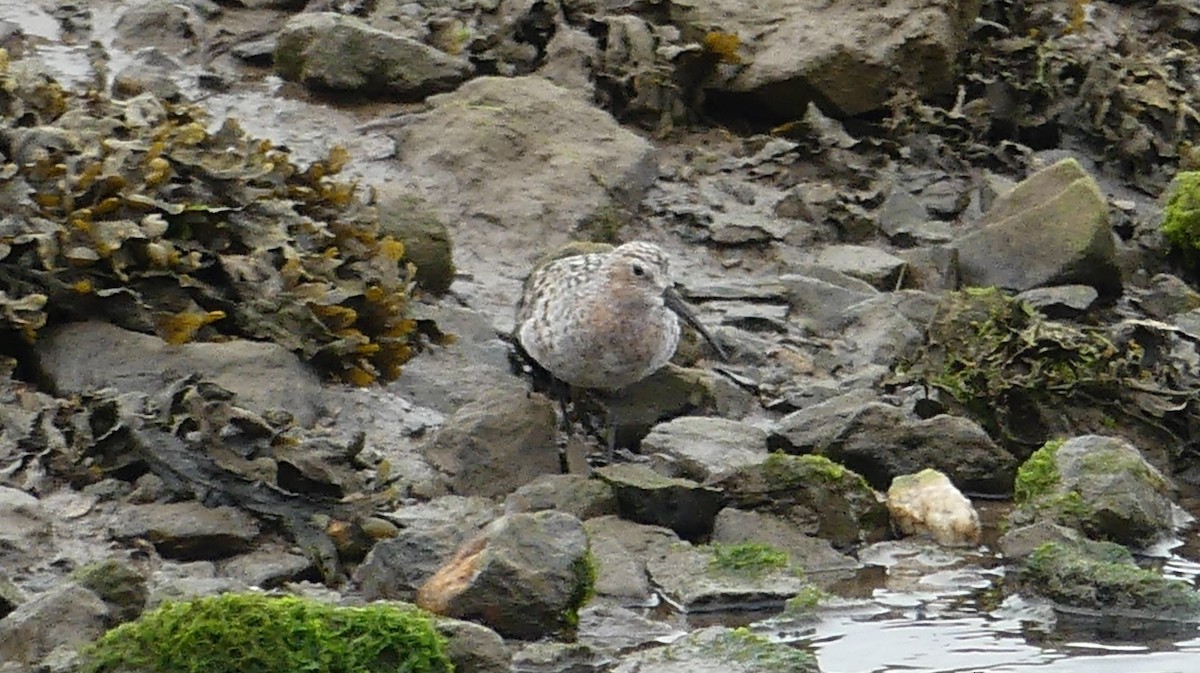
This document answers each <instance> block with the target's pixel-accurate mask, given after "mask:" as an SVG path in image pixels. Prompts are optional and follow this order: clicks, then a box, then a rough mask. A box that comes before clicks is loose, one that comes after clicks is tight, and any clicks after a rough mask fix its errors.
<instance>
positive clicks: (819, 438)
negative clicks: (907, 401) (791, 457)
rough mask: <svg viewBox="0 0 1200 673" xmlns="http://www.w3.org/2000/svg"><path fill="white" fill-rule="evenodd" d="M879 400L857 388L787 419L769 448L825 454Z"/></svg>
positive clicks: (777, 426)
mask: <svg viewBox="0 0 1200 673" xmlns="http://www.w3.org/2000/svg"><path fill="white" fill-rule="evenodd" d="M875 403H879V397H878V395H876V394H875V393H874V392H872V391H870V390H863V389H856V390H851V391H849V392H845V393H842V394H840V395H836V396H834V397H832V398H830V399H827V400H824V401H822V402H819V403H817V404H813V405H811V406H807V407H805V408H803V409H800V410H798V411H793V412H792V413H790V414H788V415H787V416H784V417H783V418H781V419H779V421H777V422H776V423H775V427H774V428H772V429H771V432H770V435H769V436H768V437H767V448H769V449H770V450H772V451H787V452H788V453H823V452H824V451H825V449H826V448H828V447H830V446H832V445H833V443H834V442H836V441H838V440H839V439H840V438H841V437H843V436H844V435H845V432H846V428H848V427H849V426H850V422H851V421H852V420H853V419H854V417H855V416H857V415H858V414H860V413H862V410H863V409H865V408H866V407H867V406H869V405H871V404H875Z"/></svg>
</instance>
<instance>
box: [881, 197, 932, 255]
mask: <svg viewBox="0 0 1200 673" xmlns="http://www.w3.org/2000/svg"><path fill="white" fill-rule="evenodd" d="M928 220H929V211H928V210H926V209H925V206H924V205H922V204H921V201H920V200H919V199H917V197H915V196H913V195H912V194H911V193H909V192H908V190H906V189H901V188H898V187H892V191H891V192H889V193H888V195H887V198H886V199H884V200H883V203H882V204H881V205H880V206H879V230H880V231H882V232H883V233H884V234H885V235H886V236H887V237H888V238H889V239H890V240H891V241H892V243H895V244H896V245H900V246H903V247H909V246H911V245H912V244H913V243H914V242H915V241H914V240H913V236H912V232H913V231H914V230H918V229H919V228H920V227H921V226H922V225H923V224H924V223H925V222H926V221H928Z"/></svg>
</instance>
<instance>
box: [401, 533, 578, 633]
mask: <svg viewBox="0 0 1200 673" xmlns="http://www.w3.org/2000/svg"><path fill="white" fill-rule="evenodd" d="M589 564H590V561H589V560H588V538H587V534H586V533H585V532H584V528H583V524H582V523H581V522H580V521H579V519H576V518H575V517H573V516H571V515H570V514H564V513H562V512H534V513H531V514H507V515H505V516H503V517H501V518H499V519H497V520H496V521H494V522H492V523H491V524H489V525H488V526H487V528H485V529H484V530H483V531H482V532H481V533H480V534H479V535H477V536H476V537H474V538H472V539H470V540H468V541H466V542H465V543H463V545H462V546H460V547H459V549H458V551H457V552H456V554H455V556H454V558H452V559H451V560H450V561H449V562H448V563H446V565H444V566H442V568H441V569H440V570H438V571H437V572H436V573H435V574H434V575H433V577H430V578H429V580H427V581H426V582H425V583H424V584H423V585H422V586H421V588H420V590H419V591H418V592H417V605H419V606H420V607H422V608H425V609H426V610H429V611H431V612H434V613H436V614H439V615H447V616H451V617H457V618H459V619H471V620H478V621H481V622H483V623H484V624H486V625H487V626H489V627H491V628H493V629H495V630H496V631H497V632H498V633H500V634H501V635H504V636H507V637H511V638H522V639H526V640H535V639H538V638H541V637H544V636H548V635H553V634H560V633H564V632H570V631H572V630H573V629H574V627H575V626H576V625H577V623H578V610H579V608H581V607H582V605H581V604H582V602H583V600H584V599H586V598H587V597H588V593H589V591H590V589H591V587H590V583H591V580H592V575H591V573H592V570H591V569H590V568H589Z"/></svg>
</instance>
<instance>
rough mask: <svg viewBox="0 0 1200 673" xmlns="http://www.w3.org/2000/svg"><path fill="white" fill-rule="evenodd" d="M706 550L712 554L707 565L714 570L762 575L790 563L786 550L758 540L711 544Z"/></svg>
mask: <svg viewBox="0 0 1200 673" xmlns="http://www.w3.org/2000/svg"><path fill="white" fill-rule="evenodd" d="M708 550H709V552H710V553H711V554H712V560H710V561H709V562H708V567H709V569H710V570H713V571H716V572H724V573H733V574H737V575H747V576H750V577H762V576H763V575H767V574H770V573H772V572H774V571H777V570H784V569H786V568H788V567H789V566H790V565H791V557H790V556H789V555H788V553H787V552H786V551H783V550H782V549H776V548H775V547H772V546H771V545H768V544H762V543H760V542H739V543H737V544H712V545H709V546H708Z"/></svg>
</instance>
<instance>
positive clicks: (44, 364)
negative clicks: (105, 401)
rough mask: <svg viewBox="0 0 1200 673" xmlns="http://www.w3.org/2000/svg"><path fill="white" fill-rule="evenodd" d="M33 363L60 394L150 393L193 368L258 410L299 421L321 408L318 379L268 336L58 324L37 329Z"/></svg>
mask: <svg viewBox="0 0 1200 673" xmlns="http://www.w3.org/2000/svg"><path fill="white" fill-rule="evenodd" d="M36 353H37V359H38V367H39V368H40V370H41V372H42V374H43V375H45V377H46V379H47V381H49V382H50V384H51V385H52V386H53V387H54V389H55V390H56V391H58V393H60V394H70V393H85V392H89V391H91V390H94V389H97V388H106V387H112V388H116V389H117V390H118V391H120V392H122V393H129V392H137V393H145V394H153V393H156V392H158V391H159V390H161V389H162V388H163V387H164V386H165V385H166V384H167V383H169V382H170V381H172V380H174V379H177V378H178V377H180V376H184V375H187V374H191V373H199V374H200V375H201V376H203V377H204V378H206V379H208V380H210V381H212V382H213V383H216V384H217V385H219V386H221V387H222V388H225V389H226V390H229V391H231V392H233V393H235V394H236V395H237V404H238V405H239V406H242V407H245V408H246V409H249V410H251V411H255V412H258V413H264V412H267V411H272V410H283V411H286V412H288V413H290V414H291V415H292V416H294V417H295V418H296V421H297V422H299V423H300V424H301V425H310V424H312V423H313V422H314V421H315V420H316V418H317V416H318V414H319V412H320V396H321V384H320V380H319V379H318V377H317V375H316V374H315V373H314V372H312V371H311V370H309V369H308V368H307V367H305V366H304V364H303V363H301V362H300V359H299V358H297V357H296V355H295V354H293V353H291V352H290V351H288V350H287V349H286V348H284V347H282V346H279V345H277V344H273V343H265V342H260V341H241V340H233V341H225V342H220V343H188V344H183V345H181V346H172V345H169V344H167V343H166V342H165V341H163V340H162V339H159V338H158V337H156V336H151V335H148V334H141V333H139V332H131V331H129V330H125V329H121V328H120V327H116V326H115V325H111V324H109V323H102V322H81V323H71V324H68V325H64V326H63V327H61V328H59V329H54V330H49V331H47V332H44V333H42V334H39V335H38V343H37V346H36Z"/></svg>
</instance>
